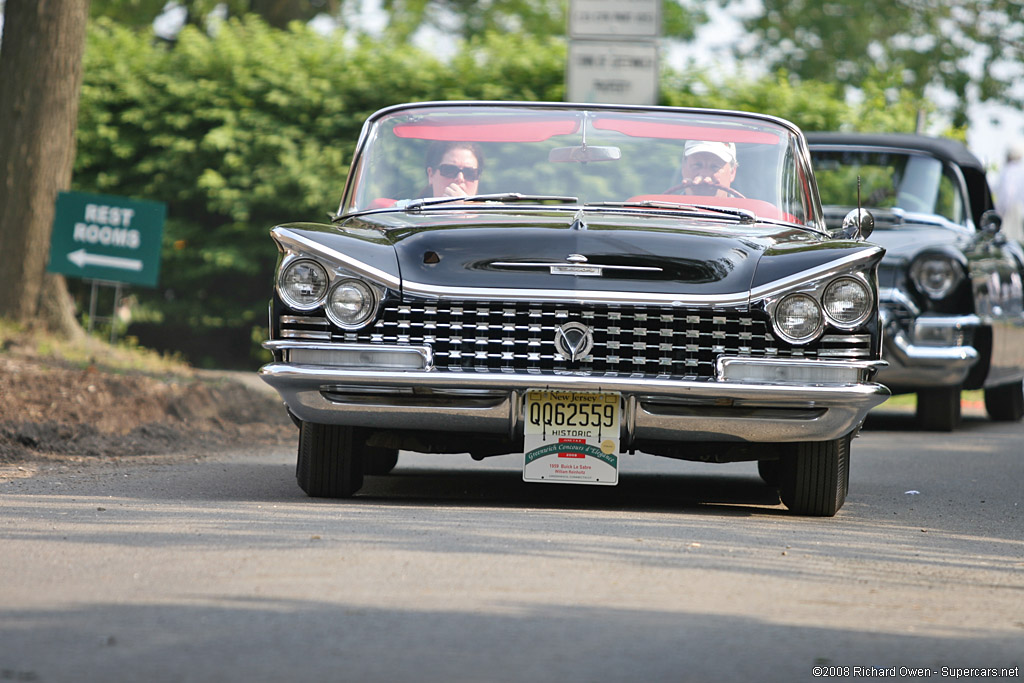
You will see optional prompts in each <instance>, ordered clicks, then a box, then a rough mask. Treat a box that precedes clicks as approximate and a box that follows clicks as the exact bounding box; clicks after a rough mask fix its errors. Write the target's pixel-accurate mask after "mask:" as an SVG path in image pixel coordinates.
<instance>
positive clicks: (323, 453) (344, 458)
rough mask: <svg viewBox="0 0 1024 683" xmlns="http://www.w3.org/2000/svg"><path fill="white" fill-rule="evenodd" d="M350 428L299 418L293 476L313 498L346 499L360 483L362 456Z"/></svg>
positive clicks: (361, 482) (361, 480) (357, 488)
mask: <svg viewBox="0 0 1024 683" xmlns="http://www.w3.org/2000/svg"><path fill="white" fill-rule="evenodd" d="M353 432H354V430H353V428H352V427H345V426H341V425H324V424H317V423H315V422H306V421H302V424H300V425H299V457H298V462H297V463H296V467H295V478H296V479H297V480H298V482H299V488H301V489H302V490H303V491H305V492H306V495H308V496H311V497H313V498H348V497H350V496H351V495H352V494H354V493H355V492H356V491H358V490H359V489H360V488H361V487H362V485H363V457H362V452H361V449H359V448H357V447H356V444H355V443H354V439H353Z"/></svg>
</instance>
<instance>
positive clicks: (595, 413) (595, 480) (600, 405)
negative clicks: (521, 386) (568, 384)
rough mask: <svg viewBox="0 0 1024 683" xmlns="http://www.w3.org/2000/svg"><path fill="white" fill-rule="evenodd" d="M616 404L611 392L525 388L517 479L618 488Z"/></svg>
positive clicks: (615, 395) (615, 396)
mask: <svg viewBox="0 0 1024 683" xmlns="http://www.w3.org/2000/svg"><path fill="white" fill-rule="evenodd" d="M621 402H622V400H621V397H620V396H619V394H617V393H614V392H606V391H549V390H546V389H529V390H528V391H527V392H526V405H525V406H524V410H525V415H524V416H523V418H524V421H525V425H524V436H525V439H524V447H523V450H524V451H525V458H524V462H523V480H524V481H539V482H549V483H562V484H605V485H608V486H614V485H615V484H617V483H619V415H620V413H621V412H622V411H621V408H620V404H621Z"/></svg>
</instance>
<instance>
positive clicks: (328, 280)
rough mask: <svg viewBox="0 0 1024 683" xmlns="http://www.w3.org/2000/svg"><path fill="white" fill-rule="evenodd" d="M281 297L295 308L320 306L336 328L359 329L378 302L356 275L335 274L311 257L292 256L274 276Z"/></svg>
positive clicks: (372, 313)
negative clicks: (275, 276) (290, 260)
mask: <svg viewBox="0 0 1024 683" xmlns="http://www.w3.org/2000/svg"><path fill="white" fill-rule="evenodd" d="M277 291H278V293H279V294H280V296H281V300H282V301H283V302H284V303H285V304H286V305H287V306H289V307H290V308H294V309H295V310H298V311H311V310H313V309H315V308H318V307H319V306H323V307H324V312H325V313H326V314H327V318H328V319H329V320H330V321H331V322H333V323H334V324H335V325H337V326H338V327H341V328H344V329H359V328H361V327H364V326H365V325H366V324H367V323H369V322H370V321H372V320H373V317H374V315H375V313H376V311H377V307H378V304H379V303H380V295H379V293H378V291H377V289H376V288H375V287H374V286H372V285H370V284H368V283H367V282H366V281H364V280H361V279H359V278H355V277H350V276H346V275H342V274H338V273H335V274H333V276H332V275H331V274H329V273H328V271H327V269H326V268H325V267H324V266H323V265H321V264H320V263H318V262H317V261H314V260H312V259H305V258H303V259H296V260H294V261H292V262H291V263H289V264H288V265H286V266H285V267H284V268H282V269H281V271H280V273H279V274H278V277H277Z"/></svg>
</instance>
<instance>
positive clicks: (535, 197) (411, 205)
mask: <svg viewBox="0 0 1024 683" xmlns="http://www.w3.org/2000/svg"><path fill="white" fill-rule="evenodd" d="M579 201H580V200H579V197H564V196H561V195H547V194H522V193H520V192H501V193H497V194H474V195H469V196H468V197H424V198H423V199H409V200H401V201H398V202H395V204H394V206H392V207H391V208H393V209H404V210H406V211H415V210H416V209H421V208H423V207H425V206H436V205H438V204H452V203H459V204H466V203H470V202H557V203H559V204H578V203H579Z"/></svg>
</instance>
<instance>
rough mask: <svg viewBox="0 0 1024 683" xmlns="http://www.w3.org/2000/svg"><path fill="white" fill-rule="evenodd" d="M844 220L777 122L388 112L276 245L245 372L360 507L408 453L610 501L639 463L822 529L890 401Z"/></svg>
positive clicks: (318, 478)
mask: <svg viewBox="0 0 1024 683" xmlns="http://www.w3.org/2000/svg"><path fill="white" fill-rule="evenodd" d="M859 220H860V219H859V218H858V217H857V216H856V215H855V216H853V217H851V218H850V219H849V220H848V221H847V222H846V224H845V225H844V226H842V227H839V228H836V229H832V228H829V227H828V226H827V225H826V224H825V220H824V216H823V215H822V211H821V205H820V202H819V200H818V194H817V190H816V188H815V181H814V177H813V175H812V173H811V164H810V157H809V155H808V151H807V147H806V144H805V142H804V139H803V137H802V135H801V134H800V131H799V130H797V129H796V128H795V127H793V126H792V125H791V124H789V123H787V122H785V121H782V120H780V119H776V118H772V117H768V116H758V115H754V114H740V113H736V112H719V111H705V110H687V109H671V108H657V107H621V106H619V107H617V106H601V105H569V104H554V103H552V104H543V103H529V104H528V103H507V102H505V103H499V102H444V103H420V104H408V105H401V106H396V107H392V108H389V109H385V110H382V111H380V112H378V113H376V114H374V115H373V116H371V117H370V118H369V120H368V121H367V122H366V125H365V127H364V129H363V133H362V136H361V138H360V141H359V144H358V146H357V150H356V153H355V157H354V159H353V162H352V168H351V171H350V173H349V175H348V181H347V184H346V186H345V191H344V195H343V198H342V200H341V206H340V208H339V210H338V212H337V215H335V216H334V217H333V219H332V220H331V221H330V222H329V223H323V224H321V223H292V224H287V225H280V226H277V227H275V228H273V230H272V236H273V238H274V240H275V241H276V243H277V246H278V249H279V250H280V261H279V264H278V270H277V280H276V286H275V288H274V294H273V300H272V303H271V309H270V330H271V335H270V336H271V338H270V340H269V341H268V342H266V347H267V348H269V349H270V350H271V351H272V352H273V354H274V361H273V362H272V363H269V364H268V365H266V366H264V367H263V368H262V369H261V371H260V372H261V375H262V377H263V378H264V379H265V380H266V381H267V382H268V383H270V384H271V385H272V386H273V387H275V388H276V389H277V390H278V391H279V392H280V394H281V396H282V397H283V398H284V400H285V403H286V404H287V407H288V410H289V412H290V413H291V415H292V416H293V418H294V420H295V421H296V423H297V424H298V425H299V449H298V464H297V470H296V474H297V478H298V481H299V485H300V486H301V487H302V489H303V490H304V491H306V492H307V493H308V494H309V495H311V496H327V497H344V496H350V495H352V494H354V493H355V492H356V491H358V490H359V488H360V486H361V485H362V482H363V476H364V474H385V473H387V472H389V471H390V470H391V468H393V467H394V466H395V463H396V461H397V457H398V451H399V449H403V450H411V451H417V452H423V453H468V454H470V455H471V456H472V457H473V458H476V459H481V458H486V457H488V456H492V455H500V454H507V453H522V454H523V461H522V468H523V478H524V480H526V481H530V482H544V483H578V484H609V485H610V484H615V483H617V482H618V476H619V463H620V459H626V458H628V457H629V454H632V453H635V452H637V451H643V452H646V453H651V454H655V455H661V456H665V457H670V458H681V459H687V460H699V461H705V462H733V461H752V462H753V461H757V462H758V463H759V471H760V473H761V475H762V477H763V478H764V479H765V481H767V482H769V483H770V484H772V485H774V486H777V487H778V489H779V491H780V495H781V499H782V501H783V502H784V503H785V505H786V506H787V507H788V508H789V509H790V510H792V511H795V512H797V513H802V514H810V515H834V514H835V513H836V511H837V510H838V509H839V508H840V506H842V504H843V501H844V500H845V498H846V493H847V488H848V483H849V467H850V442H851V439H852V438H853V437H854V436H855V435H856V434H857V431H858V430H859V428H860V426H861V424H862V422H863V420H864V418H865V415H866V414H867V412H868V411H869V410H870V409H871V408H872V407H874V406H876V405H878V404H879V403H881V402H882V401H884V400H885V399H886V398H887V397H888V395H889V392H888V390H887V389H886V388H885V387H884V386H882V385H879V384H876V383H874V382H873V381H872V379H871V378H872V376H873V375H874V373H875V371H876V370H877V368H878V367H879V365H880V364H881V361H880V355H881V341H880V322H879V313H878V307H877V288H876V269H877V266H878V263H879V262H880V260H881V258H882V249H881V248H879V247H878V246H875V245H873V244H869V243H866V242H864V241H863V240H861V239H860V222H859Z"/></svg>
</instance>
